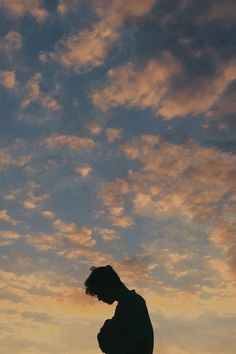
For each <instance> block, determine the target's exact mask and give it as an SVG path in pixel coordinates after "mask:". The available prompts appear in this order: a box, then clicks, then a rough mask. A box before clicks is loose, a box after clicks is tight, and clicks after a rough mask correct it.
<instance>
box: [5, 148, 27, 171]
mask: <svg viewBox="0 0 236 354" xmlns="http://www.w3.org/2000/svg"><path fill="white" fill-rule="evenodd" d="M30 160H31V156H21V157H14V156H12V154H11V152H10V148H0V171H1V170H5V169H7V168H9V167H10V166H19V167H24V166H26V165H27V164H28V163H29V161H30Z"/></svg>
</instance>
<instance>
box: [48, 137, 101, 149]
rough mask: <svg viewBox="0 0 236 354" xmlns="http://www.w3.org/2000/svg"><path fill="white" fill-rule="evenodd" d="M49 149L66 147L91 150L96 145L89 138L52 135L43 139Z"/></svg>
mask: <svg viewBox="0 0 236 354" xmlns="http://www.w3.org/2000/svg"><path fill="white" fill-rule="evenodd" d="M44 143H45V144H46V145H47V147H48V148H49V149H56V148H60V147H63V146H64V147H68V148H69V149H72V150H78V149H82V150H91V149H94V148H95V147H96V143H95V142H94V141H93V140H92V139H90V138H82V137H80V136H76V135H52V136H50V137H49V138H46V139H45V140H44Z"/></svg>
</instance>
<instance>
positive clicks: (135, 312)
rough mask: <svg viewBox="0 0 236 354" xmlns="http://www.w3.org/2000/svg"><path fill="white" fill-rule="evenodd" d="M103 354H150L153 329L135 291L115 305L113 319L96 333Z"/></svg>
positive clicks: (145, 307) (142, 301) (141, 299)
mask: <svg viewBox="0 0 236 354" xmlns="http://www.w3.org/2000/svg"><path fill="white" fill-rule="evenodd" d="M98 343H99V346H100V348H101V350H102V351H103V352H104V353H106V354H152V353H153V329H152V324H151V321H150V318H149V314H148V310H147V306H146V302H145V300H144V299H143V298H142V297H141V296H140V295H138V294H136V292H135V291H134V290H131V291H128V293H127V295H125V296H124V297H123V298H122V299H121V300H120V301H119V303H118V305H117V307H116V311H115V314H114V316H113V318H112V319H110V320H106V321H105V323H104V325H103V327H102V328H101V330H100V332H99V333H98Z"/></svg>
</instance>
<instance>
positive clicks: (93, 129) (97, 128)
mask: <svg viewBox="0 0 236 354" xmlns="http://www.w3.org/2000/svg"><path fill="white" fill-rule="evenodd" d="M87 129H88V131H89V132H90V133H91V134H92V135H99V134H101V132H102V127H101V125H99V124H98V123H96V122H91V123H89V124H87Z"/></svg>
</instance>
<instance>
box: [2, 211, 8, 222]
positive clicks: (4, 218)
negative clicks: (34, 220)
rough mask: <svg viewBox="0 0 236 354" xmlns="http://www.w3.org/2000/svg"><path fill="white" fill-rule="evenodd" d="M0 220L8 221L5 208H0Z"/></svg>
mask: <svg viewBox="0 0 236 354" xmlns="http://www.w3.org/2000/svg"><path fill="white" fill-rule="evenodd" d="M0 220H1V221H6V222H7V221H10V216H9V215H8V211H7V210H0Z"/></svg>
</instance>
